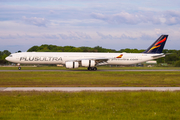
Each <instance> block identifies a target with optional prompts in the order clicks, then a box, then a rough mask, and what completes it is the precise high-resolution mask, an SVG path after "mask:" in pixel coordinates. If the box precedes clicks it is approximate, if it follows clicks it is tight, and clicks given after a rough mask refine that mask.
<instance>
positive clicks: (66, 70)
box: [0, 69, 180, 72]
mask: <svg viewBox="0 0 180 120" xmlns="http://www.w3.org/2000/svg"><path fill="white" fill-rule="evenodd" d="M58 71H59V72H68V71H73V72H75V71H88V70H85V69H83V70H82V69H75V70H73V69H70V70H68V69H65V70H0V72H58ZM98 71H132V72H133V71H134V72H135V71H137V72H138V71H147V72H154V71H157V72H160V71H180V69H174V70H167V69H161V70H147V69H146V70H118V69H117V70H112V69H111V70H108V69H107V70H106V69H99V70H97V71H88V72H98Z"/></svg>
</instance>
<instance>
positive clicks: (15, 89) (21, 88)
mask: <svg viewBox="0 0 180 120" xmlns="http://www.w3.org/2000/svg"><path fill="white" fill-rule="evenodd" d="M142 90H144V91H179V90H180V87H7V88H0V91H65V92H79V91H142Z"/></svg>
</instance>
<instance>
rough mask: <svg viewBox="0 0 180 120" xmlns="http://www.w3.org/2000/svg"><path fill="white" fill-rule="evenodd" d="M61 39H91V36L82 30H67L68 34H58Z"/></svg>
mask: <svg viewBox="0 0 180 120" xmlns="http://www.w3.org/2000/svg"><path fill="white" fill-rule="evenodd" d="M59 36H60V37H61V38H62V39H63V40H80V39H81V40H84V39H91V36H89V35H87V34H86V33H83V32H69V33H68V34H59Z"/></svg>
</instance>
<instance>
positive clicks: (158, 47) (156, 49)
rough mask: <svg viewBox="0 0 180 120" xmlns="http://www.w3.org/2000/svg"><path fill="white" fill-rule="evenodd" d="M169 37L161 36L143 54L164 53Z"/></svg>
mask: <svg viewBox="0 0 180 120" xmlns="http://www.w3.org/2000/svg"><path fill="white" fill-rule="evenodd" d="M167 38H168V35H161V36H160V37H159V38H158V39H157V40H156V41H155V42H154V43H153V44H152V45H151V46H150V47H149V48H148V49H147V50H145V51H144V52H143V53H162V51H163V48H164V45H165V43H166V40H167Z"/></svg>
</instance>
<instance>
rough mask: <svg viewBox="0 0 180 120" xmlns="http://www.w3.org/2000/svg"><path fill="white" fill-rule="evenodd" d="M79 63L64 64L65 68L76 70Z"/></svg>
mask: <svg viewBox="0 0 180 120" xmlns="http://www.w3.org/2000/svg"><path fill="white" fill-rule="evenodd" d="M78 67H79V63H78V62H66V68H78Z"/></svg>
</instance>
